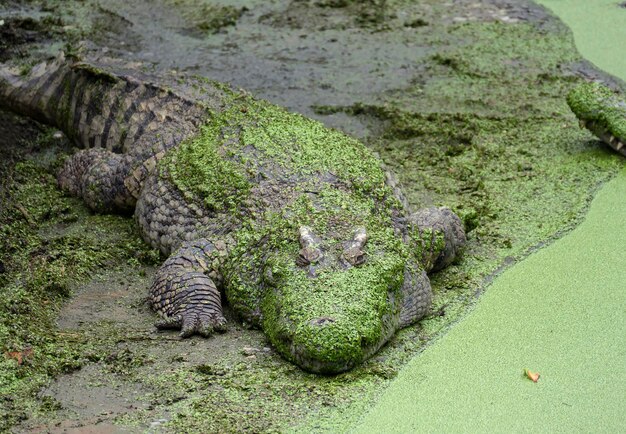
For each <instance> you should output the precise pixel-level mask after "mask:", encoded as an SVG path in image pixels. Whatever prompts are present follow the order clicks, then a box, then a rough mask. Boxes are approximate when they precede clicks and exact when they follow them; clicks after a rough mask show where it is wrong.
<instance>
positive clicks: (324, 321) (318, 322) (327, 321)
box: [311, 316, 335, 327]
mask: <svg viewBox="0 0 626 434" xmlns="http://www.w3.org/2000/svg"><path fill="white" fill-rule="evenodd" d="M334 322H335V320H334V319H333V318H329V317H327V316H325V317H321V318H315V319H312V320H311V325H314V326H318V327H323V326H325V325H327V324H332V323H334Z"/></svg>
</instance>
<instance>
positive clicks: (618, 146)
mask: <svg viewBox="0 0 626 434" xmlns="http://www.w3.org/2000/svg"><path fill="white" fill-rule="evenodd" d="M623 146H624V142H622V141H621V140H619V141H618V142H617V146H616V148H615V149H617V150H618V151H619V150H620V149H622V147H623Z"/></svg>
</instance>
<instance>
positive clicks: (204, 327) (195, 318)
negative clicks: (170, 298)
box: [155, 309, 226, 338]
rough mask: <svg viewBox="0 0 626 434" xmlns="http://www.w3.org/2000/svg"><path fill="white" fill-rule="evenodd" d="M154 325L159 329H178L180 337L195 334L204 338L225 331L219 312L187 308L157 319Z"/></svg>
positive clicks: (224, 320) (223, 321) (223, 319)
mask: <svg viewBox="0 0 626 434" xmlns="http://www.w3.org/2000/svg"><path fill="white" fill-rule="evenodd" d="M155 327H156V328H157V329H159V330H180V337H181V338H188V337H190V336H193V335H196V334H197V335H200V336H203V337H205V338H206V337H209V336H211V335H212V334H213V333H214V332H218V333H222V332H225V331H226V318H224V317H223V316H222V314H221V313H219V312H206V311H203V310H198V309H189V310H186V311H185V312H183V313H181V314H180V315H176V316H173V317H170V318H166V319H163V320H161V321H158V322H157V323H156V324H155Z"/></svg>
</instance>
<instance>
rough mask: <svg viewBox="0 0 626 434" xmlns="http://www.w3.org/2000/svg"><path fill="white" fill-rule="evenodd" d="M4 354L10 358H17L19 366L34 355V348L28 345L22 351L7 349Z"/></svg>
mask: <svg viewBox="0 0 626 434" xmlns="http://www.w3.org/2000/svg"><path fill="white" fill-rule="evenodd" d="M4 355H5V356H6V357H8V358H9V359H15V360H17V364H18V366H19V365H21V364H22V363H24V361H26V360H28V359H29V358H30V357H31V356H32V355H33V349H32V348H31V347H26V348H24V349H23V350H22V351H7V352H6V353H4Z"/></svg>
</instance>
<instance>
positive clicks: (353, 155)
mask: <svg viewBox="0 0 626 434" xmlns="http://www.w3.org/2000/svg"><path fill="white" fill-rule="evenodd" d="M156 83H159V84H156ZM0 94H1V95H2V101H3V103H4V105H5V106H6V107H8V108H10V109H12V110H15V111H17V112H19V113H22V114H25V115H28V116H32V117H34V118H36V119H38V120H41V121H44V122H47V123H50V124H53V125H56V126H57V127H59V128H61V129H62V130H63V131H65V133H66V134H67V135H68V136H69V137H70V138H72V139H73V140H74V141H75V143H76V144H77V145H79V146H81V147H84V148H87V149H85V150H82V151H79V152H78V153H76V154H75V155H73V156H72V157H71V158H69V159H68V161H67V162H66V164H65V166H64V168H63V169H62V170H61V173H60V174H59V183H60V185H61V186H62V187H63V188H65V189H67V190H68V191H69V192H70V193H72V194H74V195H77V196H80V197H82V198H83V199H84V200H85V201H86V203H87V204H88V205H89V206H90V207H91V208H92V209H94V210H96V211H100V212H112V211H116V210H129V209H134V210H135V217H136V219H137V221H138V224H139V227H140V229H141V232H142V234H143V236H144V238H145V239H146V241H147V242H149V243H150V244H151V245H152V246H154V247H156V248H159V249H160V250H161V251H162V252H163V253H165V254H167V255H169V258H168V259H167V260H166V262H165V263H164V264H163V266H162V267H161V268H160V270H159V271H158V272H157V275H156V278H155V281H154V284H153V285H152V288H151V290H150V295H151V297H150V299H151V302H152V305H153V307H154V309H155V310H156V311H157V312H158V313H159V314H160V315H161V316H162V317H163V320H162V321H160V322H159V323H158V324H157V326H158V327H160V328H173V329H180V330H181V335H182V336H183V337H186V336H190V335H193V334H200V335H203V336H208V335H210V334H211V333H213V332H214V331H223V330H224V328H225V320H224V317H223V315H222V306H221V291H223V292H225V294H226V298H227V300H228V301H229V303H230V305H231V306H232V307H233V309H234V311H235V312H236V313H237V314H238V315H239V317H240V318H241V319H242V320H243V321H245V322H247V323H249V324H251V325H253V326H256V327H259V328H261V329H263V330H264V332H265V333H266V334H267V336H268V338H269V340H270V341H271V343H272V344H273V346H274V347H275V348H276V349H277V351H279V352H280V353H281V354H282V355H283V356H284V357H285V358H287V359H289V360H291V361H293V362H294V363H296V364H298V365H299V366H301V367H302V368H304V369H306V370H309V371H312V372H319V373H336V372H342V371H345V370H347V369H350V368H352V367H354V366H355V365H357V364H358V363H360V362H362V361H363V360H365V359H366V358H368V357H369V356H371V355H372V354H373V353H375V352H376V351H377V350H378V349H379V348H380V347H381V346H382V345H383V344H384V343H385V342H386V341H387V340H388V339H389V338H390V337H391V336H392V335H393V334H394V333H395V331H396V330H398V329H399V328H401V327H404V326H406V325H408V324H411V323H413V322H415V321H417V320H419V319H420V318H422V317H423V316H424V315H425V314H426V313H427V312H428V309H429V306H430V302H431V289H430V284H429V280H428V277H427V274H426V273H427V272H430V271H434V270H438V269H441V268H443V267H445V266H447V265H448V264H450V263H451V262H452V261H453V260H454V258H455V257H456V256H457V255H458V253H459V251H460V250H461V248H462V247H463V245H464V243H465V235H464V232H463V229H462V227H461V222H460V220H459V218H458V217H457V216H456V215H455V214H454V213H452V212H451V211H450V210H448V209H446V208H429V209H425V210H421V211H418V212H416V213H413V214H410V213H409V212H407V211H406V208H405V206H403V203H402V199H401V194H400V191H399V189H398V187H397V184H396V183H395V182H394V181H393V179H392V178H390V177H389V176H387V175H386V174H385V172H384V171H383V169H382V168H381V165H380V161H379V160H378V159H377V158H376V157H375V156H374V155H372V153H371V152H370V151H368V150H367V149H366V148H365V147H364V146H363V145H362V144H361V143H359V142H358V141H356V140H354V139H352V138H349V137H347V136H345V135H343V134H341V133H339V132H337V131H334V130H330V129H327V128H325V127H324V126H323V125H321V124H320V123H318V122H315V121H312V120H309V119H306V118H304V117H302V116H300V115H296V114H291V113H288V112H286V111H284V110H282V109H280V108H278V107H276V106H274V105H272V104H269V103H267V102H264V101H259V100H256V99H254V98H252V97H250V96H247V95H246V94H243V93H237V92H234V91H232V90H230V89H228V88H227V87H225V86H223V85H220V84H218V83H213V82H209V81H207V80H202V79H197V78H190V77H184V78H182V79H181V78H178V77H174V78H173V77H160V78H159V79H155V78H154V77H149V76H147V75H146V74H140V73H138V72H136V70H133V69H130V68H129V67H128V65H122V64H119V63H118V62H115V61H112V60H102V59H101V60H100V61H98V62H92V63H83V62H66V61H65V60H64V59H63V58H59V59H57V60H56V61H55V62H52V63H50V64H46V65H40V66H38V67H36V68H35V69H34V71H33V72H32V73H31V75H30V76H29V77H26V78H18V77H16V76H15V75H12V74H11V73H10V71H8V70H7V69H4V70H0Z"/></svg>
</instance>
